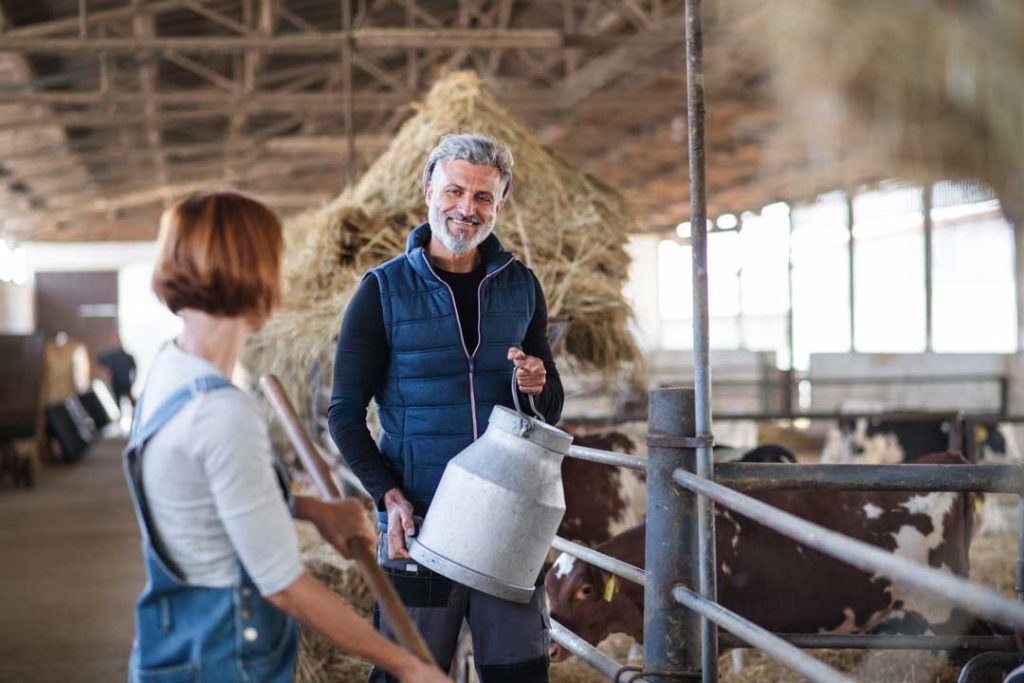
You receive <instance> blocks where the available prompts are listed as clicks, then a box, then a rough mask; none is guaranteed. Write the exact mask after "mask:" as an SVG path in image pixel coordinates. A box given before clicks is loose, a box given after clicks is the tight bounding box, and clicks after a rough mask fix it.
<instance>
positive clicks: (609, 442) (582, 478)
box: [558, 432, 796, 545]
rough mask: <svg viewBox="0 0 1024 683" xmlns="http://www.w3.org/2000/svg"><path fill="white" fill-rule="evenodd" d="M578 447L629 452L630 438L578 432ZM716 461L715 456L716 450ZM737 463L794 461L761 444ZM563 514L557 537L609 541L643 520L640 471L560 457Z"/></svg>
mask: <svg viewBox="0 0 1024 683" xmlns="http://www.w3.org/2000/svg"><path fill="white" fill-rule="evenodd" d="M573 443H574V445H576V446H583V447H585V448H596V449H599V450H604V451H618V452H624V453H633V452H635V450H636V447H635V445H634V443H633V441H632V440H631V439H630V438H629V437H628V436H626V435H625V434H622V433H620V432H606V433H595V434H581V435H576V436H575V437H574V441H573ZM716 460H717V454H716ZM739 461H740V462H771V463H794V462H796V456H794V455H793V452H792V451H790V450H789V449H788V448H784V447H782V446H777V445H774V444H765V445H762V446H758V447H757V448H754V449H752V450H750V451H747V452H746V453H745V454H744V455H743V456H742V457H741V458H740V459H739ZM562 488H563V489H564V491H565V516H564V517H563V518H562V523H561V525H560V526H559V528H558V535H559V536H562V537H563V538H569V539H572V540H574V541H577V542H579V543H583V544H586V545H595V544H597V543H602V542H604V541H607V540H608V539H610V538H611V537H612V536H614V535H615V534H617V533H620V532H622V531H625V530H626V529H629V528H631V527H633V526H636V525H637V524H639V523H640V522H642V521H643V519H644V515H645V514H646V511H647V481H646V477H645V476H644V473H643V472H638V471H636V470H630V469H626V468H620V467H609V466H608V465H602V464H600V463H594V462H590V461H587V460H579V459H577V458H565V459H564V460H563V461H562Z"/></svg>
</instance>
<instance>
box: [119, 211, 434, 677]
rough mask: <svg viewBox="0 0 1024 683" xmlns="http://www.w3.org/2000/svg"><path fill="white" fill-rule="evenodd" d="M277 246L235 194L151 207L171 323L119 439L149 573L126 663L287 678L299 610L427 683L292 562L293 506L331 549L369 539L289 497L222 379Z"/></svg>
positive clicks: (264, 290) (262, 297) (337, 509)
mask: <svg viewBox="0 0 1024 683" xmlns="http://www.w3.org/2000/svg"><path fill="white" fill-rule="evenodd" d="M282 250H283V240H282V234H281V226H280V223H279V222H278V221H277V218H276V217H275V216H274V214H273V213H271V211H270V210H269V209H267V208H266V207H265V206H263V205H262V204H259V203H258V202H255V201H253V200H251V199H248V198H246V197H242V196H240V195H237V194H232V193H221V194H207V195H199V196H193V197H190V198H188V199H185V200H183V201H181V202H180V203H178V204H177V205H176V206H174V207H172V208H170V209H168V210H167V211H166V212H165V213H164V216H163V218H162V219H161V226H160V247H159V255H158V257H157V263H156V267H155V270H154V273H153V291H154V292H155V293H156V295H157V296H158V297H159V298H160V299H161V300H162V301H163V302H164V303H165V304H166V305H167V307H168V308H170V309H171V311H172V312H174V313H176V314H178V315H180V316H181V318H182V320H183V321H184V330H183V332H182V333H181V336H180V337H178V339H177V340H175V341H174V342H173V343H170V344H168V345H167V346H165V347H164V348H163V349H162V350H161V352H160V353H159V355H158V356H157V358H156V360H155V361H154V363H153V366H152V369H151V370H150V372H149V376H148V378H147V380H146V387H145V390H144V391H143V394H142V396H141V398H140V399H139V405H138V409H137V411H136V420H135V423H136V425H137V427H133V432H132V437H131V439H130V440H129V443H128V447H127V448H126V450H125V471H126V474H127V475H128V481H129V487H130V489H131V491H132V495H133V498H134V500H135V504H136V512H137V515H138V517H139V524H140V526H141V528H142V534H143V551H144V556H145V561H146V569H147V575H148V579H149V580H148V582H147V584H146V587H145V589H144V590H143V592H142V595H141V596H140V598H139V601H138V603H137V607H136V639H135V645H134V647H133V650H132V655H131V662H130V665H129V678H130V679H131V680H132V681H133V682H134V681H139V682H143V681H161V682H162V683H169V682H172V681H173V682H178V681H217V682H218V683H219V682H220V681H273V682H275V683H277V682H279V681H280V682H283V681H291V680H292V678H293V674H294V668H295V660H296V656H297V652H298V629H297V627H296V625H295V621H294V620H298V621H300V622H302V623H303V624H304V625H306V626H307V627H309V628H312V629H315V630H316V631H319V632H320V633H321V634H323V635H324V636H325V637H327V638H329V639H330V640H332V641H333V642H334V643H336V644H337V645H339V646H340V647H343V648H345V649H346V650H348V651H350V652H353V653H355V654H356V655H359V656H361V657H365V658H366V659H368V660H370V661H372V662H373V663H375V664H377V665H378V666H381V667H383V668H385V669H387V670H388V671H391V672H392V673H393V674H395V675H396V676H398V677H399V678H401V679H402V680H403V681H411V682H415V683H442V682H444V681H447V678H446V677H445V676H443V675H442V674H441V672H440V671H438V670H437V669H434V668H432V667H429V666H428V665H426V664H423V663H422V662H420V661H419V660H417V659H416V658H415V657H413V655H411V654H410V653H408V652H406V651H405V650H402V649H400V648H399V647H397V646H396V645H394V644H393V643H391V642H390V641H388V640H386V639H384V638H383V637H381V636H380V635H379V634H377V633H376V632H375V631H374V630H373V628H372V627H371V626H370V624H368V623H367V622H366V621H364V620H363V619H362V618H361V617H360V616H359V615H357V614H356V613H355V612H354V611H353V610H352V609H351V607H349V606H348V605H347V604H346V603H345V602H344V601H342V600H341V599H340V598H338V597H337V596H336V595H335V594H333V593H331V592H330V591H329V590H328V589H327V588H326V587H324V586H323V585H322V584H321V583H320V582H319V581H317V580H316V579H315V578H313V577H312V576H310V575H309V574H308V573H306V571H305V570H304V568H303V565H302V563H301V562H300V561H299V549H298V540H297V538H296V534H295V528H294V525H293V524H292V521H291V517H292V516H294V517H295V518H298V519H305V520H308V521H310V522H313V523H314V524H315V525H316V527H317V529H318V530H319V531H320V534H321V535H322V536H323V537H324V538H325V539H327V540H328V541H329V542H331V543H332V544H333V545H334V546H335V547H336V548H338V550H340V551H341V552H342V553H345V551H346V548H347V545H348V542H349V541H350V540H351V541H354V542H357V543H359V542H373V540H374V538H373V532H372V531H371V529H370V526H369V523H368V521H367V515H366V513H365V511H364V510H363V509H362V507H361V506H360V505H359V504H358V503H356V502H354V501H341V502H333V503H325V502H321V501H319V500H317V499H315V498H307V497H301V496H298V497H295V498H294V500H288V498H289V496H288V493H287V488H286V487H285V486H283V485H282V483H281V482H282V481H283V480H282V479H279V478H278V477H277V476H275V475H276V472H275V466H274V460H273V456H272V453H271V447H270V440H269V438H268V435H267V427H266V423H265V422H264V420H263V418H262V416H261V414H260V412H259V409H258V406H257V404H256V402H255V401H254V399H253V398H251V397H250V396H247V395H246V394H244V393H243V392H241V391H239V390H237V389H236V388H234V387H233V386H232V385H231V383H230V382H229V381H228V379H227V378H228V377H230V376H231V374H232V371H233V369H234V367H235V363H236V361H237V360H238V355H239V353H240V351H241V349H242V345H243V344H244V343H245V340H246V339H248V337H249V336H250V335H251V334H252V333H253V332H255V331H256V330H258V329H259V328H260V327H261V326H262V325H263V323H264V322H265V321H266V320H267V318H268V317H269V316H270V313H271V311H272V310H273V309H274V307H275V306H276V305H277V304H278V302H279V301H280V297H281V273H280V271H281V267H280V266H281V252H282ZM289 507H290V508H291V510H290V512H291V515H289Z"/></svg>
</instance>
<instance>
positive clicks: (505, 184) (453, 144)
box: [423, 133, 514, 199]
mask: <svg viewBox="0 0 1024 683" xmlns="http://www.w3.org/2000/svg"><path fill="white" fill-rule="evenodd" d="M442 161H468V162H469V163H471V164H475V165H477V166H493V167H494V168H496V169H498V173H500V174H501V182H502V190H501V197H500V199H504V198H505V197H507V196H508V192H509V190H511V189H512V164H513V163H514V162H513V160H512V150H510V149H509V148H508V145H506V144H505V143H504V142H500V141H499V140H495V139H494V138H492V137H491V136H490V135H484V134H483V133H455V134H451V135H445V136H444V137H443V138H441V141H440V142H439V143H437V147H435V148H434V149H432V150H431V151H430V157H429V158H427V165H426V166H424V167H423V191H424V192H426V191H427V184H428V183H430V180H431V178H433V177H434V169H435V168H437V164H438V163H440V162H442Z"/></svg>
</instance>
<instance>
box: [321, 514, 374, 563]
mask: <svg viewBox="0 0 1024 683" xmlns="http://www.w3.org/2000/svg"><path fill="white" fill-rule="evenodd" d="M312 521H313V523H314V524H316V528H317V531H319V532H320V535H321V536H322V537H323V538H324V540H325V541H327V542H328V543H330V544H331V545H333V546H334V547H335V548H337V550H338V552H339V553H341V554H342V556H343V557H344V558H345V559H351V556H350V554H349V544H351V543H365V544H367V545H369V546H370V547H373V545H374V543H376V542H377V536H376V534H375V533H374V532H373V527H372V526H371V525H370V516H369V514H367V512H366V508H365V507H363V504H362V503H361V502H359V501H358V500H352V499H348V500H332V501H320V510H319V511H318V514H316V515H315V519H313V520H312Z"/></svg>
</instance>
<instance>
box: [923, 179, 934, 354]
mask: <svg viewBox="0 0 1024 683" xmlns="http://www.w3.org/2000/svg"><path fill="white" fill-rule="evenodd" d="M921 211H922V212H923V213H924V350H925V352H927V353H930V352H931V351H932V328H933V327H934V325H933V323H932V184H931V183H925V186H924V190H923V191H922V194H921Z"/></svg>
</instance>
